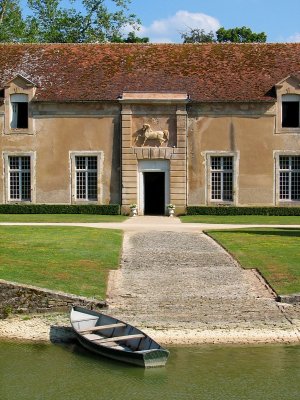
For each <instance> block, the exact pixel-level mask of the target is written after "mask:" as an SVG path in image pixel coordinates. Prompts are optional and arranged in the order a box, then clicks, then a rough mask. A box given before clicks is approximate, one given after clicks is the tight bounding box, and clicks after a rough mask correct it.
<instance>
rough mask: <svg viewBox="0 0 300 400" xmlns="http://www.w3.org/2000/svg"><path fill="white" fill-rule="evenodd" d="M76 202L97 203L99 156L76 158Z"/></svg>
mask: <svg viewBox="0 0 300 400" xmlns="http://www.w3.org/2000/svg"><path fill="white" fill-rule="evenodd" d="M75 175H76V176H75V180H76V200H92V201H96V200H97V197H98V160H97V156H75Z"/></svg>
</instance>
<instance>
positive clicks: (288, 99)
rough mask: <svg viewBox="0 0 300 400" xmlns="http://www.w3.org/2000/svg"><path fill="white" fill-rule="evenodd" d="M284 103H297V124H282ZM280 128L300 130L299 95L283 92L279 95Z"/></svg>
mask: <svg viewBox="0 0 300 400" xmlns="http://www.w3.org/2000/svg"><path fill="white" fill-rule="evenodd" d="M286 103H298V126H283V106H284V104H286ZM281 129H283V130H286V129H288V130H294V129H295V130H300V95H298V94H283V95H282V96H281Z"/></svg>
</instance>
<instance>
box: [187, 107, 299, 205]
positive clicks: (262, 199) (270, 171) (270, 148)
mask: <svg viewBox="0 0 300 400" xmlns="http://www.w3.org/2000/svg"><path fill="white" fill-rule="evenodd" d="M275 116H276V113H275V106H274V104H256V105H247V104H236V105H228V104H223V105H221V104H217V105H215V106H214V105H202V106H201V105H199V106H192V107H191V108H190V110H189V118H188V193H189V199H188V203H189V204H209V201H208V195H207V193H206V185H207V183H206V179H207V176H206V174H207V171H206V157H207V153H208V152H215V153H216V155H217V154H218V153H219V154H220V155H226V153H234V154H235V155H236V157H237V171H236V173H237V188H236V193H235V196H236V198H235V200H236V202H235V204H236V205H275V194H274V193H275V159H274V152H275V151H278V150H280V151H287V150H290V151H295V149H299V150H300V138H299V136H297V135H291V134H284V133H282V134H276V133H275ZM223 152H224V153H223Z"/></svg>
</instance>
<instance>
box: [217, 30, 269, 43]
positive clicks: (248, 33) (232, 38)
mask: <svg viewBox="0 0 300 400" xmlns="http://www.w3.org/2000/svg"><path fill="white" fill-rule="evenodd" d="M216 35H217V41H218V42H219V43H221V42H230V43H265V42H266V40H267V35H266V34H265V32H260V33H255V32H252V30H251V29H250V28H247V27H246V26H242V27H241V28H233V29H225V28H224V27H222V28H220V29H218V30H217V32H216Z"/></svg>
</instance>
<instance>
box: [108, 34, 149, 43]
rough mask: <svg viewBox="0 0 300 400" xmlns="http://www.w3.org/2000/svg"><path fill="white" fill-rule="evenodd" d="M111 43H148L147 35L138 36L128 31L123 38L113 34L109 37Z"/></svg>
mask: <svg viewBox="0 0 300 400" xmlns="http://www.w3.org/2000/svg"><path fill="white" fill-rule="evenodd" d="M111 42H113V43H148V42H149V38H148V37H142V38H141V37H138V36H136V34H135V32H129V33H128V35H127V38H126V39H124V37H122V36H115V37H113V38H112V39H111Z"/></svg>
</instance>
